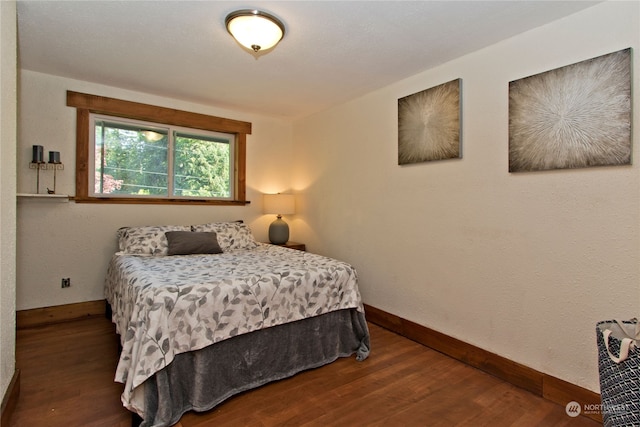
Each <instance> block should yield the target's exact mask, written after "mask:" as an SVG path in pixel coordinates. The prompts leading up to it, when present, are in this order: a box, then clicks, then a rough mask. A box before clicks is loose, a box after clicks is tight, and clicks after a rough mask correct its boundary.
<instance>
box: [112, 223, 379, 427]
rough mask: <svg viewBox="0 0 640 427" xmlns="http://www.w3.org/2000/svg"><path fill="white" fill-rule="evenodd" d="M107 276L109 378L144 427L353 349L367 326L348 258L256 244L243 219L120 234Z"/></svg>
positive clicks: (365, 338) (360, 351) (359, 350)
mask: <svg viewBox="0 0 640 427" xmlns="http://www.w3.org/2000/svg"><path fill="white" fill-rule="evenodd" d="M118 245H119V251H118V252H117V253H116V254H115V255H114V256H113V257H112V259H111V261H110V263H109V267H108V270H107V276H106V280H105V298H106V300H107V304H108V305H109V306H110V312H111V319H112V321H113V323H114V324H115V327H116V332H117V333H118V335H119V337H120V344H121V347H122V350H121V353H120V359H119V362H118V366H117V368H116V375H115V380H116V381H118V382H122V383H123V384H124V391H123V393H122V403H123V405H124V406H125V407H126V408H127V409H129V410H130V411H132V412H134V413H136V414H138V415H139V416H140V417H141V418H142V422H141V425H142V426H169V425H173V424H175V423H176V422H177V421H178V420H179V419H180V417H181V416H182V415H183V414H184V413H185V412H187V411H190V410H195V411H207V410H210V409H211V408H213V407H215V406H216V405H218V404H220V403H221V402H223V401H224V400H226V399H228V398H229V397H231V396H233V395H235V394H238V393H240V392H243V391H246V390H249V389H252V388H255V387H259V386H261V385H263V384H266V383H268V382H271V381H275V380H279V379H283V378H286V377H289V376H292V375H295V374H296V373H298V372H301V371H303V370H307V369H312V368H316V367H320V366H323V365H325V364H328V363H331V362H333V361H335V360H336V359H338V358H339V357H349V356H352V355H354V354H355V358H356V360H359V361H362V360H364V359H366V358H367V356H368V354H369V351H370V342H369V331H368V329H367V325H366V320H365V316H364V309H363V305H362V300H361V298H360V293H359V290H358V284H357V273H356V271H355V269H354V268H353V267H352V266H350V265H349V264H347V263H344V262H341V261H338V260H335V259H331V258H327V257H323V256H320V255H316V254H312V253H308V252H303V251H297V250H293V249H287V248H283V247H280V246H275V245H269V244H264V243H258V242H256V241H255V239H254V238H253V235H252V233H251V230H250V229H249V227H248V226H247V225H246V224H244V223H242V222H238V221H236V222H216V223H208V224H201V225H192V226H148V227H124V228H121V229H120V230H118Z"/></svg>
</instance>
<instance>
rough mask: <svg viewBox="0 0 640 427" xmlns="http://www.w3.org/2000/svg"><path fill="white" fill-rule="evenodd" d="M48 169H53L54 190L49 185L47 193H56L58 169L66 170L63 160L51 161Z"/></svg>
mask: <svg viewBox="0 0 640 427" xmlns="http://www.w3.org/2000/svg"><path fill="white" fill-rule="evenodd" d="M47 169H53V190H51V189H49V187H47V194H56V171H61V170H64V163H62V162H57V163H56V162H51V161H50V162H49V163H48V164H47Z"/></svg>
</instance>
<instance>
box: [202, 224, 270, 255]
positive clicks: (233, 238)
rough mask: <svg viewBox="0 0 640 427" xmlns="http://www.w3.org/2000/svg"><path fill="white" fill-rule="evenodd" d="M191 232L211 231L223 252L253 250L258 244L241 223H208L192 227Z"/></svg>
mask: <svg viewBox="0 0 640 427" xmlns="http://www.w3.org/2000/svg"><path fill="white" fill-rule="evenodd" d="M191 231H213V232H215V233H216V234H217V236H218V244H219V245H220V248H221V249H222V250H223V251H228V250H231V249H254V248H255V247H256V246H258V244H257V243H256V239H255V238H254V237H253V233H251V229H250V228H249V226H248V225H246V224H244V223H242V222H241V221H236V222H210V223H208V224H200V225H192V226H191Z"/></svg>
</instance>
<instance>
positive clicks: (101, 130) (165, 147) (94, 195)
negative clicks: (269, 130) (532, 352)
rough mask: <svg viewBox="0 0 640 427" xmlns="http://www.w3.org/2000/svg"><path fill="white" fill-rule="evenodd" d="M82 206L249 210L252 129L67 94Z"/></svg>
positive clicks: (246, 125)
mask: <svg viewBox="0 0 640 427" xmlns="http://www.w3.org/2000/svg"><path fill="white" fill-rule="evenodd" d="M67 105H69V106H74V107H76V108H77V154H76V196H75V200H76V201H77V202H106V203H172V204H173V203H196V204H227V205H228V204H233V205H238V204H246V203H248V202H247V201H246V200H245V151H246V149H245V145H246V134H248V133H251V123H246V122H238V121H235V120H230V119H223V118H219V117H214V116H206V115H202V114H196V113H189V112H185V111H179V110H172V109H166V108H163V107H155V106H151V105H146V104H138V103H133V102H128V101H121V100H116V99H111V98H104V97H97V96H93V95H86V94H80V93H76V92H71V91H69V92H67Z"/></svg>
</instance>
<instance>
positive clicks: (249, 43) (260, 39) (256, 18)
mask: <svg viewBox="0 0 640 427" xmlns="http://www.w3.org/2000/svg"><path fill="white" fill-rule="evenodd" d="M225 25H226V26H227V31H229V34H231V35H232V36H233V38H235V39H236V40H237V41H238V43H240V44H241V45H242V46H244V47H246V48H247V49H251V50H253V51H254V52H258V51H264V50H267V49H271V48H272V47H274V46H275V45H277V44H278V42H279V41H280V40H282V38H283V37H284V33H285V29H284V24H283V23H282V21H280V20H279V19H278V18H276V17H275V16H273V15H270V14H268V13H266V12H261V11H259V10H251V9H244V10H238V11H235V12H231V13H230V14H229V15H227V17H226V19H225Z"/></svg>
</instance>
